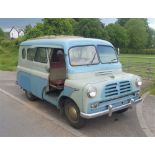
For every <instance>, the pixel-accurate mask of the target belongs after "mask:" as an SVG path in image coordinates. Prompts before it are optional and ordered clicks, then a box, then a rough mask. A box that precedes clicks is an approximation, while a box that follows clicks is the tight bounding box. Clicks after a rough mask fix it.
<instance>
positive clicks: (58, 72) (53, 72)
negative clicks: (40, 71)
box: [49, 48, 66, 92]
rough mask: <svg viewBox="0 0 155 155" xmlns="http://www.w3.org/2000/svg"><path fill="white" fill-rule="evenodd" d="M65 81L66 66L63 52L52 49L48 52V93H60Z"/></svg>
mask: <svg viewBox="0 0 155 155" xmlns="http://www.w3.org/2000/svg"><path fill="white" fill-rule="evenodd" d="M65 79H66V64H65V57H64V50H63V49H59V48H53V49H51V52H50V75H49V88H50V91H56V92H61V91H62V90H63V88H64V83H65Z"/></svg>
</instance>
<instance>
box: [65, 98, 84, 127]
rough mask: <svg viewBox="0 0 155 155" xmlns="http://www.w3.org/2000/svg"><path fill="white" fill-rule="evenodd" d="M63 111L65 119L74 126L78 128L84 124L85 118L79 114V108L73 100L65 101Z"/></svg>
mask: <svg viewBox="0 0 155 155" xmlns="http://www.w3.org/2000/svg"><path fill="white" fill-rule="evenodd" d="M64 111H65V115H66V117H67V120H68V121H69V123H70V124H71V125H72V126H73V127H74V128H77V129H79V128H81V127H83V126H84V124H85V120H84V119H83V118H82V117H81V116H80V110H79V108H78V107H77V105H76V104H75V103H74V102H73V101H71V100H69V99H67V100H66V101H65V105H64Z"/></svg>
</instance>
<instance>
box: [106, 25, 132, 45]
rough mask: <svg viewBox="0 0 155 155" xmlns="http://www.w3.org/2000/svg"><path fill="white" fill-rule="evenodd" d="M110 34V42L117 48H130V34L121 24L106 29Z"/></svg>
mask: <svg viewBox="0 0 155 155" xmlns="http://www.w3.org/2000/svg"><path fill="white" fill-rule="evenodd" d="M105 30H106V32H107V33H108V37H109V39H108V40H109V41H110V42H112V43H113V45H114V46H115V47H121V48H125V47H127V46H128V42H129V40H128V34H127V31H126V29H125V28H124V27H122V26H120V25H119V24H109V25H108V26H106V27H105Z"/></svg>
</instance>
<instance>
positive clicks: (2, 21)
mask: <svg viewBox="0 0 155 155" xmlns="http://www.w3.org/2000/svg"><path fill="white" fill-rule="evenodd" d="M116 20H117V19H116V18H103V19H102V22H103V23H105V24H106V25H108V24H109V23H114V22H116ZM38 22H41V18H0V27H1V28H2V29H3V30H4V31H9V30H10V28H11V27H13V26H18V27H25V26H26V25H29V24H31V25H32V26H34V25H35V24H36V23H38ZM148 23H149V26H150V27H152V28H154V29H155V18H148Z"/></svg>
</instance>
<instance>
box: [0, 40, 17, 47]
mask: <svg viewBox="0 0 155 155" xmlns="http://www.w3.org/2000/svg"><path fill="white" fill-rule="evenodd" d="M0 44H1V46H2V47H12V46H14V43H13V41H12V40H6V39H3V40H1V42H0Z"/></svg>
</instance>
